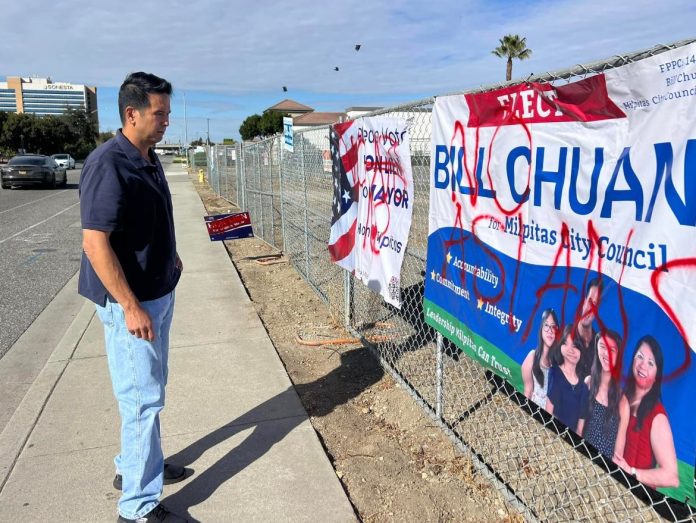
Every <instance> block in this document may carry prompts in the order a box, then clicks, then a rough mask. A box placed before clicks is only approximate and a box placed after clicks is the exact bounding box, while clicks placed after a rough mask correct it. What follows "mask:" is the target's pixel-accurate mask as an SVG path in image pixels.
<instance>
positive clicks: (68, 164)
mask: <svg viewBox="0 0 696 523" xmlns="http://www.w3.org/2000/svg"><path fill="white" fill-rule="evenodd" d="M51 158H53V159H54V160H55V161H56V162H57V163H58V165H60V166H61V167H65V168H66V169H74V168H75V158H73V157H72V156H70V155H69V154H53V155H51Z"/></svg>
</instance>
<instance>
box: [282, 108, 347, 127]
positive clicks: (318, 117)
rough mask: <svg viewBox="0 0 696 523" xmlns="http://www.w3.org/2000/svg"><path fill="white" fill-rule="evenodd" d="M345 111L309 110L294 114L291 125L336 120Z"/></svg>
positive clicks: (329, 122)
mask: <svg viewBox="0 0 696 523" xmlns="http://www.w3.org/2000/svg"><path fill="white" fill-rule="evenodd" d="M345 115H346V113H328V112H319V111H315V112H311V113H307V114H303V115H301V116H296V117H295V118H293V119H292V124H293V125H326V124H331V123H336V122H338V121H339V120H340V119H341V118H343V117H345Z"/></svg>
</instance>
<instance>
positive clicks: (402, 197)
mask: <svg viewBox="0 0 696 523" xmlns="http://www.w3.org/2000/svg"><path fill="white" fill-rule="evenodd" d="M329 144H330V153H331V159H332V178H333V189H334V194H333V201H332V218H331V231H330V237H329V254H330V255H331V259H332V261H333V262H334V263H336V264H338V265H339V266H341V267H343V268H344V269H346V270H347V271H350V272H352V273H353V274H354V275H355V277H356V278H357V279H358V280H360V281H362V282H363V283H364V284H365V285H367V286H368V287H369V288H370V289H373V290H374V291H376V292H378V293H379V294H381V295H382V297H384V300H385V301H386V302H387V303H390V304H391V305H394V306H395V307H398V308H400V307H401V264H402V262H403V260H404V253H405V251H406V243H407V240H408V233H409V230H410V228H411V215H412V212H413V207H412V202H413V174H412V172H411V155H410V152H409V136H408V130H407V124H406V121H405V120H404V119H399V118H389V117H385V116H374V117H366V118H359V119H357V120H354V121H349V122H343V123H338V124H335V125H333V126H332V127H331V132H330V134H329Z"/></svg>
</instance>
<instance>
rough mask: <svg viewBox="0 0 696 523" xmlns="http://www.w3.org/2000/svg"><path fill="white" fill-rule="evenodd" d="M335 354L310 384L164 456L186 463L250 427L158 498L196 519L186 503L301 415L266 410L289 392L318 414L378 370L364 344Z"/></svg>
mask: <svg viewBox="0 0 696 523" xmlns="http://www.w3.org/2000/svg"><path fill="white" fill-rule="evenodd" d="M340 357H341V364H340V365H339V366H338V367H336V368H335V369H334V370H332V371H331V372H330V373H329V374H327V375H326V376H322V377H321V378H319V379H317V380H315V381H313V382H311V383H305V384H300V385H297V386H295V388H294V389H293V388H288V389H286V390H285V391H283V392H281V393H280V394H278V395H276V396H274V397H273V398H271V399H269V400H267V401H265V402H263V403H262V404H260V405H258V406H257V407H255V408H253V409H252V410H250V411H248V412H247V413H245V414H243V415H242V416H239V417H238V418H236V419H234V420H231V421H230V422H229V423H228V424H226V425H223V426H222V427H220V428H219V429H216V430H215V431H213V432H211V433H210V434H208V435H207V436H204V437H203V438H201V439H199V440H198V441H196V442H194V443H192V444H191V445H189V446H188V447H186V448H185V449H182V450H181V451H180V452H178V453H176V454H175V455H173V456H170V457H168V458H167V461H168V462H171V463H176V464H177V465H182V466H188V465H190V464H191V463H193V462H195V461H196V460H197V459H198V458H199V457H200V456H201V455H202V454H204V453H205V452H206V451H208V450H209V449H212V448H213V447H215V446H216V445H218V444H219V443H222V442H224V441H226V440H227V439H229V438H231V437H233V436H235V435H236V434H238V433H239V432H242V431H245V430H248V429H249V428H250V427H254V429H253V432H252V433H251V434H249V435H248V436H247V437H246V439H245V440H244V441H243V442H242V443H241V444H240V445H238V446H237V447H235V448H234V449H233V450H231V451H230V452H228V453H227V454H226V455H225V456H223V457H222V458H221V459H219V460H218V461H217V462H216V463H214V464H213V465H212V466H210V467H208V468H207V469H206V470H203V471H202V472H200V473H198V474H195V475H194V476H193V477H192V478H191V479H190V480H189V481H188V483H187V484H186V485H184V487H183V488H182V489H181V490H179V491H178V492H176V493H174V494H172V495H171V496H168V497H167V498H166V499H164V500H163V502H164V504H165V505H167V507H169V508H170V509H172V510H175V511H177V512H178V513H180V514H182V515H183V514H186V517H187V518H188V519H189V521H192V522H196V521H198V520H196V519H194V518H193V517H191V515H190V514H189V513H188V512H189V509H190V507H194V506H196V505H199V504H200V503H202V502H204V501H205V500H207V499H208V498H209V497H211V496H212V495H213V494H214V493H215V491H216V490H217V489H218V487H220V486H221V485H222V484H223V483H225V481H227V480H228V479H230V478H232V477H233V476H235V475H236V474H238V473H239V472H241V471H242V470H244V469H245V468H246V467H247V466H248V465H251V464H252V463H254V461H256V460H257V459H259V458H260V457H262V456H263V455H264V454H265V453H266V452H268V450H270V449H271V447H273V445H275V444H276V443H277V442H279V441H281V440H282V439H283V438H284V437H285V436H286V435H287V434H289V433H290V431H292V430H293V429H294V428H295V427H297V426H298V425H299V424H300V423H301V422H302V421H303V420H304V419H305V418H304V416H292V417H287V418H283V417H276V418H274V419H273V418H272V419H270V420H269V414H268V413H269V412H271V413H274V412H277V413H281V412H282V411H283V408H284V407H287V405H291V404H292V403H293V402H294V401H296V399H295V398H294V396H295V391H297V394H298V395H299V396H300V398H301V400H302V402H303V404H304V407H305V409H306V410H307V412H308V414H309V415H310V416H316V417H321V416H325V415H327V414H329V413H331V412H332V411H333V409H334V408H336V407H337V406H339V405H343V404H344V403H346V402H347V401H349V400H351V399H352V398H355V397H356V396H358V395H359V394H360V393H361V392H362V391H364V390H365V389H366V388H368V387H369V386H370V385H372V384H374V383H376V382H377V381H379V380H380V379H381V378H382V376H383V374H384V372H383V370H382V368H381V367H380V365H379V363H378V362H377V361H376V360H375V359H374V357H373V356H372V355H371V353H370V351H369V350H367V349H365V348H359V349H354V350H351V351H348V352H344V353H342V354H341V356H340ZM280 416H282V415H280ZM259 502H261V499H259Z"/></svg>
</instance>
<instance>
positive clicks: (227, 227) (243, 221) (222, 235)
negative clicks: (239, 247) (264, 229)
mask: <svg viewBox="0 0 696 523" xmlns="http://www.w3.org/2000/svg"><path fill="white" fill-rule="evenodd" d="M203 218H204V220H205V226H206V227H207V228H208V236H210V241H222V240H238V239H240V238H251V237H253V236H254V231H253V230H252V228H251V218H250V217H249V213H248V212H238V213H232V214H213V215H210V216H204V217H203Z"/></svg>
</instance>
